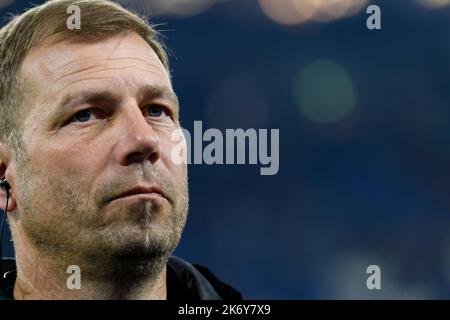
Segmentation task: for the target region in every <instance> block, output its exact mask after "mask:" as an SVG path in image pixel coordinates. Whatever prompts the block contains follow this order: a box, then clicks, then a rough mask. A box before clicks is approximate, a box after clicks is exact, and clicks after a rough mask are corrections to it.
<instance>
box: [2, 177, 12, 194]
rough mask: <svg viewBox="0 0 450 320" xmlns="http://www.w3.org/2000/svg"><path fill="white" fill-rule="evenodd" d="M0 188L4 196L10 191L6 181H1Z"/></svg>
mask: <svg viewBox="0 0 450 320" xmlns="http://www.w3.org/2000/svg"><path fill="white" fill-rule="evenodd" d="M0 188H2V189H3V190H5V192H6V194H9V190H10V189H11V186H10V185H9V183H8V181H6V179H2V180H1V181H0Z"/></svg>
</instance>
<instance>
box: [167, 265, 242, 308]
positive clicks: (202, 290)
mask: <svg viewBox="0 0 450 320" xmlns="http://www.w3.org/2000/svg"><path fill="white" fill-rule="evenodd" d="M167 265H168V277H169V274H171V275H172V277H174V278H176V279H175V281H174V279H172V281H170V282H171V283H172V285H171V286H169V288H168V291H169V292H168V293H169V296H172V297H174V296H175V295H174V294H173V290H175V289H174V287H175V284H174V283H175V282H176V283H178V285H179V287H178V290H183V291H184V293H185V294H184V298H187V299H189V300H228V301H237V300H242V299H243V297H242V294H241V293H240V292H239V291H237V290H236V289H234V288H233V287H231V286H230V285H228V284H226V283H224V282H222V281H221V280H219V279H218V278H217V277H216V276H215V275H214V274H213V273H212V272H211V271H210V270H209V269H208V268H206V267H204V266H201V265H199V264H191V263H189V262H187V261H185V260H183V259H181V258H178V257H175V256H172V257H170V259H169V261H168V263H167ZM170 291H172V293H171V292H170ZM177 297H179V298H180V297H181V295H179V294H178V295H177Z"/></svg>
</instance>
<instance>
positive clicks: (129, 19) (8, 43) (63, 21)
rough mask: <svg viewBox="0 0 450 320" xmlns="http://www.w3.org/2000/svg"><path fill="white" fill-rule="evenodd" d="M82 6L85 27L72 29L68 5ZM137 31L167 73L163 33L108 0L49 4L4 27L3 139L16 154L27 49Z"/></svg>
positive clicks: (0, 56) (0, 45) (0, 66)
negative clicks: (51, 39)
mask: <svg viewBox="0 0 450 320" xmlns="http://www.w3.org/2000/svg"><path fill="white" fill-rule="evenodd" d="M71 5H76V6H78V7H79V8H80V13H81V28H79V29H73V30H71V29H69V28H68V26H67V20H68V18H69V16H70V14H69V13H67V10H68V8H69V6H71ZM131 31H133V32H136V33H138V34H139V35H140V36H141V37H142V38H143V39H144V40H145V41H146V42H147V43H148V44H149V45H150V46H151V48H152V49H153V50H154V51H155V53H156V54H157V55H158V57H159V59H160V60H161V62H162V64H163V65H164V67H165V68H166V69H167V72H169V75H170V70H169V62H168V58H167V54H166V52H165V50H164V47H163V45H162V43H161V42H160V40H159V34H158V33H157V32H156V30H155V29H154V27H153V26H152V25H150V24H149V23H148V22H147V21H146V19H145V18H143V17H140V16H139V15H138V14H136V13H133V12H131V11H129V10H127V9H124V8H123V7H122V6H120V5H119V4H117V3H114V2H111V1H107V0H50V1H47V2H46V3H44V4H42V5H39V6H36V7H34V8H32V9H30V10H28V11H26V12H24V13H23V14H21V15H19V16H15V17H13V19H11V21H10V22H9V23H8V24H7V25H6V26H4V27H3V28H2V29H0V141H1V142H5V143H7V144H8V145H9V146H10V147H12V149H13V151H14V152H15V153H16V155H17V154H18V153H20V150H22V147H23V146H22V138H21V133H22V125H21V121H23V117H21V116H20V113H21V112H20V111H21V109H20V108H21V107H22V105H23V104H24V101H25V98H26V97H25V91H26V85H25V84H24V83H23V80H22V79H21V77H20V71H21V65H22V62H23V59H24V58H25V56H26V55H27V53H28V52H29V50H30V49H31V48H33V47H35V46H37V45H38V44H39V43H40V42H43V41H44V40H45V39H47V38H49V37H51V36H52V37H56V39H58V40H66V39H75V38H77V39H81V40H85V41H95V40H100V39H103V38H106V37H108V36H112V35H116V34H121V33H124V32H131Z"/></svg>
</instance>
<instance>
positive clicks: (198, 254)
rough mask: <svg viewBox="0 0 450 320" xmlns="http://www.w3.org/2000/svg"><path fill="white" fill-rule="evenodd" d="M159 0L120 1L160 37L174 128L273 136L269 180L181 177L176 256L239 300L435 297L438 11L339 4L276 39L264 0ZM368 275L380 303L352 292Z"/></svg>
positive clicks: (194, 169)
mask: <svg viewBox="0 0 450 320" xmlns="http://www.w3.org/2000/svg"><path fill="white" fill-rule="evenodd" d="M165 1H166V9H165V11H164V10H163V11H161V6H162V5H161V2H160V1H122V3H124V5H125V6H127V7H129V8H134V9H136V10H138V11H139V12H141V13H148V12H149V9H150V11H151V13H152V18H151V20H152V21H153V22H154V23H164V24H161V25H160V26H159V27H158V29H159V30H161V31H162V33H163V35H164V37H165V38H166V39H165V43H166V45H167V46H168V48H169V49H170V51H171V53H172V54H171V64H172V69H173V79H174V88H175V91H176V92H177V94H178V95H179V98H180V102H181V119H182V125H183V127H185V128H187V129H192V128H193V121H194V120H202V121H203V127H204V129H207V128H212V127H213V128H219V129H224V128H244V129H246V128H256V129H259V128H267V129H271V128H278V129H280V169H279V172H278V174H277V175H275V176H261V175H260V174H259V167H260V166H259V165H222V166H220V165H212V166H208V165H190V166H189V170H190V171H189V176H190V196H191V202H190V216H189V218H188V223H187V226H186V229H185V233H184V235H183V238H182V241H181V244H180V246H179V247H178V249H177V251H176V254H177V255H178V256H180V257H182V258H184V259H186V260H188V261H190V262H192V263H200V264H203V265H205V266H207V267H208V268H210V269H211V270H212V271H213V272H214V273H215V274H216V275H217V276H218V277H219V278H220V279H222V280H224V281H225V282H228V283H229V284H231V285H232V286H234V287H236V288H238V289H239V290H240V291H242V293H243V294H244V296H245V297H246V298H254V299H334V298H337V299H347V298H368V299H372V298H400V299H402V298H426V299H428V298H447V299H448V298H450V214H449V211H450V197H449V196H448V193H449V191H450V179H449V178H450V152H449V146H450V125H449V124H448V122H449V119H450V105H449V98H450V72H449V71H450V6H442V7H439V8H430V7H429V6H426V5H425V4H426V1H425V0H422V2H423V3H420V1H419V0H416V1H414V0H402V1H400V0H397V1H375V2H367V1H356V0H355V1H353V2H352V1H351V0H349V1H343V0H342V1H343V2H350V3H353V4H356V3H357V2H361V3H362V4H363V5H362V7H361V8H360V9H359V10H358V11H357V12H355V13H354V14H353V15H351V16H348V17H341V18H336V19H334V20H333V19H331V18H330V19H326V20H328V21H322V22H316V21H307V22H305V23H298V24H292V25H286V24H282V23H280V22H276V21H274V20H273V19H271V18H269V16H270V12H269V11H267V12H264V11H263V10H262V9H261V5H262V4H264V3H267V2H270V1H268V0H266V1H259V2H258V1H256V0H255V1H254V0H240V1H238V0H229V1H226V0H225V1H224V0H221V1H213V0H211V1H209V2H211V3H207V2H208V1H207V0H201V1H200V2H199V1H194V2H192V1H186V3H185V5H184V6H182V7H181V9H180V8H179V7H177V6H175V7H170V6H169V4H174V3H176V1H174V0H170V1H169V0H165ZM202 1H203V2H202ZM290 1H291V0H276V1H275V9H277V8H278V9H279V8H283V7H285V6H287V5H288V4H289V3H290ZM293 1H296V0H293ZM323 1H325V2H326V0H322V1H321V0H310V2H313V3H322V2H323ZM328 1H331V2H333V1H335V0H328ZM2 2H5V1H0V4H1V3H2ZM41 2H42V1H37V0H35V1H33V3H37V4H38V3H41ZM263 2H264V3H263ZM302 2H304V3H306V2H305V0H303V1H300V0H299V1H298V3H300V4H301V3H302ZM428 2H430V3H431V1H428ZM442 2H445V1H442ZM199 3H200V5H199ZM202 4H205V7H204V8H202ZM369 4H377V5H379V6H380V8H381V27H382V29H381V30H372V31H371V30H368V29H367V28H366V19H367V18H368V16H369V15H368V14H366V8H367V6H368V5H369ZM29 6H30V2H29V1H12V3H10V4H9V5H8V4H5V6H4V7H3V8H2V9H0V16H1V17H6V13H7V12H12V13H19V12H22V10H23V9H24V8H25V7H29ZM198 6H200V8H198ZM192 7H194V9H195V8H196V7H197V9H199V10H197V12H189V10H190V9H192ZM305 8H306V7H305ZM169 9H170V10H171V11H170V10H169ZM178 9H180V10H181V11H179V10H178ZM200 9H202V10H200ZM168 10H169V11H170V12H168ZM288 12H289V13H290V14H291V15H293V16H294V18H295V12H294V11H293V10H292V8H290V9H289V8H288ZM301 12H304V11H301ZM330 12H331V14H335V13H337V12H339V10H338V8H335V9H333V10H331V11H330ZM317 17H318V19H320V20H323V19H322V18H323V16H320V15H319V16H317ZM317 17H316V19H317ZM5 236H6V233H5ZM371 264H376V265H379V266H380V268H381V283H382V288H381V290H374V291H370V290H368V289H367V287H366V279H367V277H368V275H367V274H366V268H367V267H368V266H369V265H371Z"/></svg>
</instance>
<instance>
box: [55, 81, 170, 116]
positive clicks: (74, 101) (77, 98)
mask: <svg viewBox="0 0 450 320" xmlns="http://www.w3.org/2000/svg"><path fill="white" fill-rule="evenodd" d="M136 98H137V100H138V103H140V102H141V101H149V100H154V99H163V100H167V101H168V102H169V103H170V104H171V105H172V106H173V107H174V108H175V109H174V113H175V114H176V115H178V113H179V102H178V97H177V95H176V94H175V92H173V91H172V90H171V89H169V88H167V87H163V86H153V85H144V86H142V87H139V89H138V91H137V97H136ZM119 101H120V96H119V95H118V94H117V93H115V92H114V91H112V90H111V89H87V90H82V91H77V92H72V93H69V94H67V95H66V96H64V97H63V98H62V99H61V102H60V103H58V108H57V111H56V114H57V115H60V114H63V113H65V112H68V111H70V110H72V109H73V108H74V107H76V106H79V105H82V104H96V103H101V102H109V103H113V104H114V103H116V104H117V103H119Z"/></svg>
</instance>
